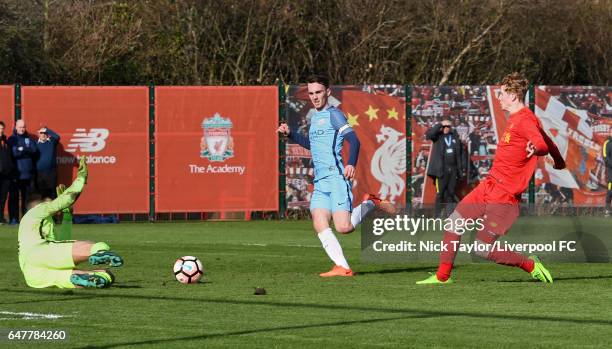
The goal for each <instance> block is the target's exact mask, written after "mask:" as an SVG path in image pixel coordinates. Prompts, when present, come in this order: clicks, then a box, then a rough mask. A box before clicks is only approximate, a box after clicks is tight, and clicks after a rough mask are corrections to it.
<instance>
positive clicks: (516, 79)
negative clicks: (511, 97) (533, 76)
mask: <svg viewBox="0 0 612 349" xmlns="http://www.w3.org/2000/svg"><path fill="white" fill-rule="evenodd" d="M502 85H504V86H506V91H507V92H509V93H514V94H515V95H516V97H517V98H518V99H519V102H521V103H523V102H525V94H526V93H527V89H529V81H527V79H525V78H524V77H523V76H522V75H521V74H520V73H517V72H514V73H512V74H508V75H506V77H504V79H503V80H502Z"/></svg>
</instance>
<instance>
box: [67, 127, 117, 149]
mask: <svg viewBox="0 0 612 349" xmlns="http://www.w3.org/2000/svg"><path fill="white" fill-rule="evenodd" d="M109 134H110V132H109V131H108V129H106V128H90V129H89V132H87V130H86V129H84V128H77V129H76V132H75V133H74V134H73V135H72V137H73V138H71V139H70V143H69V144H68V147H67V148H66V151H67V152H70V153H74V152H75V151H77V150H80V151H81V152H83V153H93V152H97V151H100V150H102V149H104V147H105V146H106V139H107V138H108V135H109Z"/></svg>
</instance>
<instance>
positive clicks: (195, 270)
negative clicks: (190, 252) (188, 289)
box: [174, 256, 204, 284]
mask: <svg viewBox="0 0 612 349" xmlns="http://www.w3.org/2000/svg"><path fill="white" fill-rule="evenodd" d="M202 274H204V268H202V262H200V260H199V259H198V258H196V257H193V256H183V257H181V258H179V259H177V260H176V262H174V277H176V279H177V280H178V282H180V283H182V284H195V283H196V282H198V281H199V280H200V278H202Z"/></svg>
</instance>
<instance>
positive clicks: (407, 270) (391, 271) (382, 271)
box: [356, 266, 436, 275]
mask: <svg viewBox="0 0 612 349" xmlns="http://www.w3.org/2000/svg"><path fill="white" fill-rule="evenodd" d="M432 270H436V267H435V266H428V267H416V268H392V269H379V270H366V271H357V272H356V274H357V275H367V274H395V273H411V272H416V271H418V272H420V271H432Z"/></svg>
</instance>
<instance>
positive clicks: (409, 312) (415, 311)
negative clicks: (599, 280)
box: [0, 286, 612, 326]
mask: <svg viewBox="0 0 612 349" xmlns="http://www.w3.org/2000/svg"><path fill="white" fill-rule="evenodd" d="M451 287H452V286H451ZM41 291H42V290H39V291H35V290H23V289H19V290H17V289H7V288H4V289H0V294H1V293H2V292H7V293H19V294H24V293H30V294H38V295H41V294H54V293H55V294H61V293H59V292H53V290H47V292H41ZM65 294H66V293H65ZM87 294H88V295H94V294H95V297H93V298H108V299H112V298H117V299H121V300H124V301H127V300H146V301H178V302H188V303H196V302H200V303H211V304H223V305H250V306H260V307H261V306H263V307H282V308H305V309H321V310H356V311H362V312H376V313H387V314H404V315H406V317H419V316H422V317H442V316H459V317H466V318H476V319H496V320H507V321H510V320H514V321H548V322H558V323H572V324H579V325H605V326H612V320H605V319H582V318H573V317H549V316H540V315H529V314H521V315H511V314H501V313H500V314H495V313H489V312H469V311H439V310H429V309H419V308H388V307H372V306H360V305H343V304H314V303H291V302H265V301H259V300H237V299H218V298H217V299H207V298H199V299H198V298H192V297H189V298H181V297H164V296H153V295H148V296H147V295H134V294H117V293H106V292H100V290H94V291H93V292H92V293H87ZM256 297H260V296H256ZM76 298H77V297H75V298H73V299H76ZM393 319H396V318H393ZM386 320H388V319H386ZM386 320H385V321H386ZM318 326H322V325H318Z"/></svg>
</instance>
